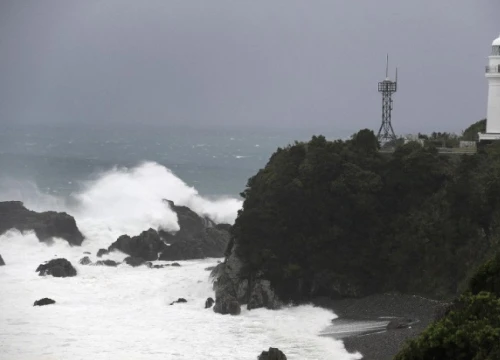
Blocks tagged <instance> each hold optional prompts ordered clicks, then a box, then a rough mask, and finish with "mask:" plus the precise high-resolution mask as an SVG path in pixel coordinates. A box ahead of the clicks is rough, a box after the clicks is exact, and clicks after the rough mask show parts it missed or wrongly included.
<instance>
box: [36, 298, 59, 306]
mask: <svg viewBox="0 0 500 360" xmlns="http://www.w3.org/2000/svg"><path fill="white" fill-rule="evenodd" d="M55 303H56V302H55V300H52V299H49V298H43V299H40V300H37V301H35V303H34V304H33V306H44V305H51V304H55Z"/></svg>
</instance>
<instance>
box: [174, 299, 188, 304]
mask: <svg viewBox="0 0 500 360" xmlns="http://www.w3.org/2000/svg"><path fill="white" fill-rule="evenodd" d="M178 303H187V300H186V299H184V298H178V299H177V300H175V301H172V302H171V303H170V305H174V304H178Z"/></svg>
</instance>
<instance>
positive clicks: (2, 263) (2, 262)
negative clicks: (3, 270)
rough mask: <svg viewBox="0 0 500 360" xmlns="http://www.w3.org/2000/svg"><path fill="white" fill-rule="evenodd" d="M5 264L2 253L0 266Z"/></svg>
mask: <svg viewBox="0 0 500 360" xmlns="http://www.w3.org/2000/svg"><path fill="white" fill-rule="evenodd" d="M4 265H5V261H3V258H2V255H0V266H4Z"/></svg>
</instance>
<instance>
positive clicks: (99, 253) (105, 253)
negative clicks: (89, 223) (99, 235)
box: [96, 249, 109, 257]
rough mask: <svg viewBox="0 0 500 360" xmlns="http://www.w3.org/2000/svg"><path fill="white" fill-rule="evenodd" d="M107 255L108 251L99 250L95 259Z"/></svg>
mask: <svg viewBox="0 0 500 360" xmlns="http://www.w3.org/2000/svg"><path fill="white" fill-rule="evenodd" d="M108 253H109V251H108V250H106V249H99V250H98V251H97V255H96V256H97V257H101V256H103V255H107V254H108Z"/></svg>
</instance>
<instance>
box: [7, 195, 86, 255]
mask: <svg viewBox="0 0 500 360" xmlns="http://www.w3.org/2000/svg"><path fill="white" fill-rule="evenodd" d="M10 229H17V230H19V231H34V232H35V234H36V236H37V237H38V239H39V240H40V241H48V240H50V239H51V238H53V237H57V238H62V239H64V240H66V241H67V242H68V243H70V244H71V245H76V246H80V245H81V244H82V241H83V240H84V237H83V235H82V233H81V232H80V230H79V229H78V227H77V226H76V221H75V219H74V218H73V217H72V216H71V215H68V214H67V213H64V212H55V211H47V212H41V213H37V212H35V211H31V210H28V209H26V208H25V207H24V205H23V203H22V202H20V201H6V202H0V234H3V233H4V232H6V231H7V230H10Z"/></svg>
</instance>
